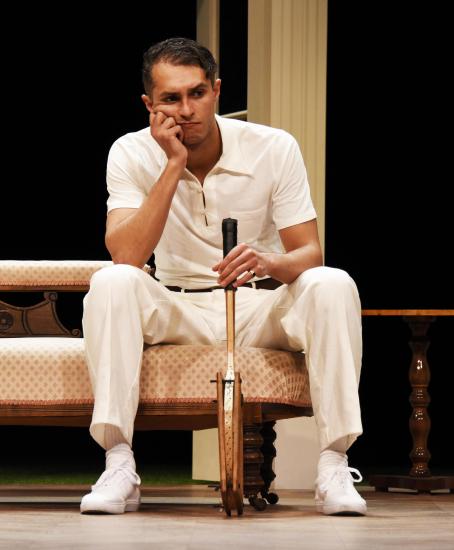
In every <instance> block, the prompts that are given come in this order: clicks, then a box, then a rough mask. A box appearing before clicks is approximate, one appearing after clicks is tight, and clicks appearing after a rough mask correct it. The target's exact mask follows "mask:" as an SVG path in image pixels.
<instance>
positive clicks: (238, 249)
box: [217, 243, 247, 274]
mask: <svg viewBox="0 0 454 550" xmlns="http://www.w3.org/2000/svg"><path fill="white" fill-rule="evenodd" d="M246 249H247V245H246V244H245V243H240V244H238V245H236V246H235V247H234V248H232V250H231V251H230V252H229V253H228V254H227V256H226V257H225V258H224V259H223V260H222V261H221V262H219V263H218V264H217V266H218V271H219V273H220V274H221V273H222V272H223V271H224V269H225V268H226V267H227V266H228V265H229V264H230V263H231V262H233V261H234V260H235V259H236V258H237V257H238V256H240V254H242V253H243V252H244V251H245V250H246Z"/></svg>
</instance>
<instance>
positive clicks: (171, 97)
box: [164, 95, 177, 103]
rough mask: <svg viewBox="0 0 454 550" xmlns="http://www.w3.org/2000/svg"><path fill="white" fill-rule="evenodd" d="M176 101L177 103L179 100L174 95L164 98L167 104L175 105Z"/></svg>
mask: <svg viewBox="0 0 454 550" xmlns="http://www.w3.org/2000/svg"><path fill="white" fill-rule="evenodd" d="M175 101H177V98H176V97H175V96H172V95H171V96H168V97H165V98H164V102H165V103H174V102H175Z"/></svg>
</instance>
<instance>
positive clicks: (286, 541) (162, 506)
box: [0, 486, 454, 550]
mask: <svg viewBox="0 0 454 550" xmlns="http://www.w3.org/2000/svg"><path fill="white" fill-rule="evenodd" d="M85 490H86V487H84V486H81V487H74V486H72V487H66V488H65V487H60V488H59V489H58V490H55V488H52V487H50V488H49V487H47V488H46V487H45V488H43V487H41V488H38V487H29V488H28V489H27V490H24V488H23V487H22V488H20V487H17V486H16V487H14V486H10V487H6V486H3V487H1V489H0V548H2V549H3V548H5V549H6V548H8V549H11V550H16V549H30V550H35V549H40V548H46V549H57V548H59V549H79V548H82V547H83V548H84V549H95V548H96V549H102V548H106V549H107V548H108V549H110V550H116V549H120V548H121V549H125V550H128V549H142V548H147V549H155V548H156V549H157V548H159V549H160V550H173V549H174V548H175V549H176V548H178V549H179V550H205V549H206V550H208V549H210V550H213V549H214V548H217V547H219V548H222V549H224V548H225V549H232V550H242V549H246V548H247V549H249V550H254V549H256V548H257V549H258V548H260V549H262V550H263V549H266V550H268V549H270V550H274V549H276V550H277V549H279V550H294V549H301V548H307V549H310V550H322V549H323V550H330V549H333V550H334V549H336V550H339V549H341V550H344V549H345V550H381V549H389V548H398V547H401V546H405V547H408V548H412V550H419V549H421V550H432V549H433V550H453V549H454V495H453V494H449V493H439V494H432V495H425V494H424V495H415V494H411V493H400V492H390V493H376V492H374V491H372V490H370V489H368V488H360V490H361V492H362V494H363V496H364V497H365V498H366V500H367V502H368V506H369V514H368V516H366V517H334V516H323V515H321V514H318V513H317V512H316V511H315V507H314V502H313V493H312V492H311V491H280V492H279V494H280V501H279V503H278V504H277V505H275V506H268V507H267V509H266V510H265V511H263V512H257V511H255V510H254V509H253V508H251V507H250V506H246V507H245V514H244V516H243V517H240V518H237V517H232V518H227V517H226V516H225V514H224V513H223V512H222V510H221V507H220V498H219V495H218V493H215V492H214V491H213V489H211V488H207V487H205V486H190V487H184V488H183V487H181V486H180V487H148V488H144V490H143V504H142V506H141V508H140V511H139V512H136V513H130V514H125V515H123V516H108V515H106V516H101V515H81V514H80V513H79V507H78V504H79V502H80V496H81V495H82V494H84V492H85Z"/></svg>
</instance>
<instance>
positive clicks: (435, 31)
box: [0, 0, 454, 471]
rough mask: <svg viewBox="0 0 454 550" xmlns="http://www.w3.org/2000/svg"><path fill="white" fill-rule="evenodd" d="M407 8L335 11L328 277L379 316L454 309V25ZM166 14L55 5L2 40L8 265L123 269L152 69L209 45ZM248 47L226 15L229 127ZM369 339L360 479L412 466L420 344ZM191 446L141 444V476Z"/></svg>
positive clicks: (440, 375)
mask: <svg viewBox="0 0 454 550" xmlns="http://www.w3.org/2000/svg"><path fill="white" fill-rule="evenodd" d="M396 4H397V3H391V2H388V3H383V2H378V1H372V2H368V3H367V5H366V3H364V2H348V3H347V2H340V1H336V0H333V1H330V2H329V21H328V94H327V165H326V172H327V194H326V263H327V265H330V266H336V267H341V268H343V269H346V270H347V271H348V272H349V273H350V274H351V275H352V276H353V278H354V279H355V281H356V282H357V284H358V287H359V290H360V295H361V298H362V302H363V307H364V308H454V293H453V290H452V274H451V268H449V267H448V263H449V259H450V256H451V255H452V244H451V237H452V214H451V202H450V200H449V197H448V195H449V186H450V183H451V181H452V177H449V176H448V174H450V171H448V166H447V163H448V160H447V159H448V158H449V156H448V140H447V139H446V137H445V135H444V134H443V132H444V130H445V128H444V126H447V125H448V117H449V110H450V105H451V97H452V95H450V94H451V90H449V87H448V83H447V81H446V80H447V79H446V75H447V74H448V72H449V70H450V69H449V67H450V64H449V63H448V51H449V48H450V46H451V45H450V44H449V43H448V41H449V40H450V39H448V37H449V36H450V35H449V33H448V29H447V23H445V21H448V17H447V14H443V13H442V12H441V11H440V10H441V8H440V6H438V7H437V10H435V8H434V9H433V12H432V13H431V12H430V8H429V11H428V8H427V6H425V10H424V11H423V10H422V8H421V9H420V8H418V6H417V5H416V4H415V3H410V2H403V3H399V5H398V6H397V7H396ZM46 10H48V11H46ZM167 13H168V8H167V7H160V6H159V5H157V4H152V3H148V4H146V5H145V4H144V5H143V7H142V9H140V11H139V10H136V11H133V10H132V9H128V10H120V9H117V10H116V9H115V8H112V7H110V8H109V12H107V13H105V14H103V16H102V17H99V16H96V15H95V14H94V13H92V12H91V11H90V10H88V9H85V10H84V9H82V8H78V9H76V10H74V11H73V12H71V13H70V14H69V13H65V12H63V11H60V12H57V13H56V12H55V9H53V10H52V11H51V10H50V8H46V7H45V6H44V7H43V6H42V5H40V6H39V9H38V8H36V7H35V8H34V7H33V6H31V7H28V8H27V10H26V12H25V11H23V12H22V11H21V12H19V10H16V11H14V10H12V11H11V10H10V11H9V14H8V15H6V14H4V15H3V24H4V25H5V26H8V28H9V30H10V31H11V32H9V33H8V40H7V41H6V39H5V34H3V35H2V36H3V38H2V39H1V40H2V42H3V43H2V57H3V59H2V62H3V71H2V73H3V74H2V81H3V87H2V130H3V132H2V133H3V144H4V145H3V153H4V156H3V159H2V165H3V166H2V167H3V178H2V180H3V181H2V189H1V193H0V213H1V220H2V233H1V239H0V258H2V259H37V260H38V259H79V258H85V259H108V258H109V256H108V253H107V251H106V250H105V247H104V226H105V201H106V198H107V195H106V190H105V165H106V158H107V153H108V150H109V147H110V145H111V144H112V142H113V141H114V140H115V139H116V138H118V137H120V136H121V135H122V134H124V133H126V132H128V131H134V130H137V129H140V128H143V127H144V126H146V125H147V113H146V111H145V108H144V107H143V105H142V102H141V100H140V94H141V93H142V85H141V73H140V71H141V60H142V54H143V52H144V51H145V49H147V48H148V47H149V46H150V45H151V44H152V43H154V42H156V41H159V40H161V39H164V38H168V37H170V36H178V35H180V36H187V37H189V38H195V37H196V1H195V0H183V1H180V2H173V3H172V17H168V15H167ZM11 36H12V37H13V38H11ZM246 47H247V2H246V1H243V0H238V1H236V2H234V1H230V2H227V1H225V0H224V1H222V2H221V43H220V51H221V65H220V76H221V78H222V79H223V85H222V91H223V95H222V96H221V101H220V112H221V113H226V112H232V111H237V110H241V109H244V108H246V62H247V56H246ZM303 154H304V151H303ZM448 178H449V179H448ZM3 298H4V296H3ZM31 298H32V297H27V298H25V299H31ZM65 300H66V301H65ZM61 305H62V308H61V309H62V317H63V318H64V319H65V321H66V322H67V324H69V325H70V326H71V327H74V326H76V325H77V323H78V319H79V317H80V312H81V307H80V296H75V297H72V298H69V299H68V298H66V299H62V302H61ZM68 305H69V306H70V307H68ZM363 326H364V363H363V364H364V366H363V374H362V379H361V385H360V396H361V401H362V409H363V421H364V428H365V433H364V435H363V436H362V437H361V438H360V439H359V440H358V442H357V443H356V445H355V446H354V447H353V448H352V450H351V452H350V457H351V463H352V464H353V465H355V466H358V467H360V468H365V469H366V470H367V469H372V470H374V469H375V470H380V471H383V469H384V468H390V467H395V466H397V467H403V468H406V467H407V466H408V452H409V450H410V447H411V442H410V438H409V435H408V427H407V426H408V417H409V414H410V406H409V404H408V394H409V386H408V381H407V370H408V368H407V367H408V365H409V362H410V350H409V348H408V346H407V340H408V329H407V328H406V327H405V325H404V323H403V322H402V321H401V320H400V319H364V320H363ZM453 328H454V323H453V321H452V320H449V319H439V320H438V321H437V322H436V323H435V324H434V326H433V327H432V328H431V335H432V345H431V348H430V349H429V360H430V363H431V366H432V371H433V380H432V383H431V386H430V392H431V394H432V397H433V403H432V405H431V407H430V413H431V416H432V420H433V428H432V434H431V439H430V448H431V450H432V454H433V460H432V465H433V466H434V468H435V469H446V468H452V469H454V457H453V454H452V451H451V450H449V449H448V446H447V443H446V442H445V437H446V434H447V432H449V429H450V427H449V424H448V414H447V403H449V399H450V397H451V396H452V387H453V382H454V375H453V360H452V354H449V353H448V343H449V342H450V340H451V338H452V334H453ZM0 434H2V441H3V445H2V448H3V450H4V451H2V452H5V453H7V454H6V458H8V457H10V458H14V457H15V456H17V457H18V456H20V455H21V454H22V453H23V452H24V450H26V449H27V447H30V446H31V447H33V449H35V450H34V452H35V453H36V452H38V451H37V450H36V449H39V453H40V454H41V455H42V456H46V453H48V454H56V453H58V454H59V456H61V457H62V460H64V454H65V453H67V452H68V450H70V451H71V453H72V454H73V455H75V456H80V457H81V459H84V458H85V459H87V460H96V461H101V462H102V451H101V450H100V449H99V448H97V447H96V444H94V443H93V442H92V441H91V440H90V437H89V435H88V432H87V430H82V429H68V430H57V429H55V428H13V427H2V428H0ZM177 439H178V445H174V444H173V443H172V442H171V439H170V436H169V435H168V434H166V433H165V432H164V433H157V432H155V433H151V434H150V433H141V434H138V435H137V437H136V442H135V448H136V455H137V456H138V461H139V462H140V461H144V460H146V461H153V460H156V461H161V462H162V460H169V459H170V458H171V457H173V458H175V460H181V461H183V462H190V459H191V437H190V434H180V437H179V438H177ZM301 453H304V450H301ZM101 462H100V464H101Z"/></svg>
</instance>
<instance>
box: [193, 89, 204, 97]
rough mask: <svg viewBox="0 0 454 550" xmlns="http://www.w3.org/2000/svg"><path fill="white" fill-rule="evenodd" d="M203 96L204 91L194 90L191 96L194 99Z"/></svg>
mask: <svg viewBox="0 0 454 550" xmlns="http://www.w3.org/2000/svg"><path fill="white" fill-rule="evenodd" d="M203 94H204V91H203V90H195V91H194V92H192V95H193V96H194V97H202V96H203Z"/></svg>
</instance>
